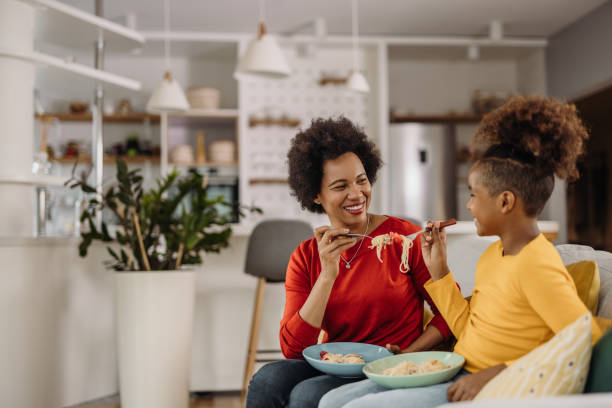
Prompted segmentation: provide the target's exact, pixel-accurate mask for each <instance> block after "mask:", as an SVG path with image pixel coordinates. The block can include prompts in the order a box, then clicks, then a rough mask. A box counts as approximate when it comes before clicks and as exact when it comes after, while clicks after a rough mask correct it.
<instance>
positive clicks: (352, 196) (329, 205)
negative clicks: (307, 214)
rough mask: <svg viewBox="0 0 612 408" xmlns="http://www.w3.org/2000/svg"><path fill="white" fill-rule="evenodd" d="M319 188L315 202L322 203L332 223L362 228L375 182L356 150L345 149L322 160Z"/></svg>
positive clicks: (350, 227) (336, 225)
mask: <svg viewBox="0 0 612 408" xmlns="http://www.w3.org/2000/svg"><path fill="white" fill-rule="evenodd" d="M320 191H321V192H320V193H319V194H318V195H317V197H316V199H315V203H317V204H320V205H321V206H323V209H324V210H325V212H326V213H327V216H328V217H329V221H330V223H331V225H332V226H334V227H344V228H349V229H352V228H360V229H363V226H362V224H365V222H366V221H367V210H368V208H369V206H370V197H371V194H372V185H371V184H370V180H368V176H367V175H366V172H365V169H364V168H363V164H362V163H361V160H359V157H357V155H356V154H355V153H353V152H348V153H344V154H343V155H341V156H339V157H337V158H335V159H333V160H326V161H325V162H324V163H323V178H322V180H321V190H320ZM360 233H363V231H360Z"/></svg>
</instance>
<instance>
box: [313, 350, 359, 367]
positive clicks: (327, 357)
mask: <svg viewBox="0 0 612 408" xmlns="http://www.w3.org/2000/svg"><path fill="white" fill-rule="evenodd" d="M321 361H328V362H330V363H339V364H363V363H365V360H364V359H363V357H361V356H360V355H359V354H355V353H349V354H336V353H328V352H327V351H322V352H321Z"/></svg>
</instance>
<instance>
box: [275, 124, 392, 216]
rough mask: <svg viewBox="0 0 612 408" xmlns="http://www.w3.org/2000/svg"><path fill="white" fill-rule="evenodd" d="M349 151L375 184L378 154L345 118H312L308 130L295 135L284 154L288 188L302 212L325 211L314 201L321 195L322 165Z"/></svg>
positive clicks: (378, 164)
mask: <svg viewBox="0 0 612 408" xmlns="http://www.w3.org/2000/svg"><path fill="white" fill-rule="evenodd" d="M348 152H353V153H355V155H357V157H359V159H360V160H361V163H362V164H363V167H364V169H365V171H366V175H367V176H368V179H369V181H370V183H372V184H374V182H375V181H376V173H377V172H378V169H379V168H380V167H381V166H382V160H381V159H380V153H379V152H378V150H377V149H376V147H375V145H374V143H373V142H371V141H369V140H368V137H367V135H366V134H365V133H364V131H363V130H362V129H360V128H358V127H357V126H355V125H354V124H353V123H352V122H351V121H350V120H348V119H347V118H345V117H343V116H341V117H339V118H338V119H321V118H320V119H314V120H313V121H312V123H311V124H310V127H309V128H308V129H306V130H302V131H300V132H299V133H298V134H297V135H295V137H294V138H293V139H292V141H291V148H290V149H289V153H288V154H287V163H288V165H289V166H288V167H289V187H290V188H291V190H292V194H293V195H294V196H295V197H296V198H297V200H298V202H299V203H300V205H301V206H302V208H303V209H305V210H308V211H311V212H315V213H324V212H325V211H324V210H323V207H322V206H321V205H319V204H316V203H315V202H314V200H315V198H316V197H317V195H318V194H319V193H320V192H321V180H322V179H323V164H324V163H325V161H326V160H333V159H336V158H338V157H340V156H342V155H343V154H344V153H348Z"/></svg>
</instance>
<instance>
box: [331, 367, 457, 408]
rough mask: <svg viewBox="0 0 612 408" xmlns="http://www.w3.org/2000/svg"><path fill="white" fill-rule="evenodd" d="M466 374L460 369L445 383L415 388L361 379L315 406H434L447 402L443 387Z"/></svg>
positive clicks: (428, 407)
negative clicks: (381, 384)
mask: <svg viewBox="0 0 612 408" xmlns="http://www.w3.org/2000/svg"><path fill="white" fill-rule="evenodd" d="M466 374H469V373H468V372H467V371H465V370H461V371H459V373H458V374H457V375H456V376H455V377H453V379H452V380H450V381H448V382H445V383H441V384H434V385H429V386H426V387H417V388H399V389H389V388H385V387H382V386H380V385H378V384H376V383H375V382H374V381H372V380H363V381H359V382H356V383H353V384H347V385H344V386H342V387H339V388H336V389H335V390H332V391H330V392H328V393H327V394H325V395H324V396H323V398H321V401H320V402H319V408H340V407H344V408H365V407H376V408H385V407H414V408H434V407H437V406H438V405H442V404H446V403H447V402H448V401H447V400H446V390H447V389H448V387H450V386H451V384H452V383H453V382H455V381H457V380H458V379H459V378H461V377H463V376H464V375H466Z"/></svg>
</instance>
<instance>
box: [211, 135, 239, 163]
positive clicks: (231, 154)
mask: <svg viewBox="0 0 612 408" xmlns="http://www.w3.org/2000/svg"><path fill="white" fill-rule="evenodd" d="M208 157H209V159H210V161H212V162H215V163H233V162H235V161H236V143H234V141H232V140H215V141H214V142H212V143H211V144H210V145H209V146H208Z"/></svg>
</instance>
